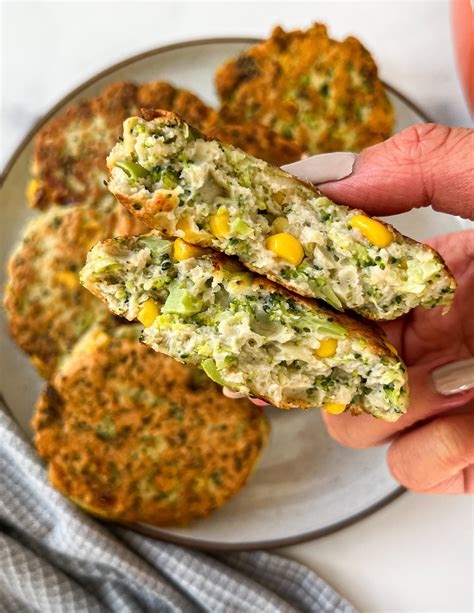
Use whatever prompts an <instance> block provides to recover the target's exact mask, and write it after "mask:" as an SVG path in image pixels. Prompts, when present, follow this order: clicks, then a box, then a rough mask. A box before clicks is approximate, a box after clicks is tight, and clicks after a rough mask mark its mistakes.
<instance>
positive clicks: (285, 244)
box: [265, 232, 304, 266]
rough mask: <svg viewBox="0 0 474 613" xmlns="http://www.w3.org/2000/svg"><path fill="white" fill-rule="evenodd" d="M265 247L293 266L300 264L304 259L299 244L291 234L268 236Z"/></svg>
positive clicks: (282, 233)
mask: <svg viewBox="0 0 474 613" xmlns="http://www.w3.org/2000/svg"><path fill="white" fill-rule="evenodd" d="M265 247H266V248H267V249H270V251H273V253H275V254H276V255H278V256H280V257H281V258H283V259H284V260H286V261H287V262H290V264H293V266H298V264H301V262H302V261H303V258H304V251H303V247H302V246H301V243H300V242H299V240H298V239H296V238H295V237H294V236H292V235H291V234H286V233H285V232H280V233H279V234H274V235H273V236H269V237H268V238H267V240H266V242H265Z"/></svg>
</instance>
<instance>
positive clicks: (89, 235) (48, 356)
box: [5, 205, 143, 377]
mask: <svg viewBox="0 0 474 613" xmlns="http://www.w3.org/2000/svg"><path fill="white" fill-rule="evenodd" d="M141 231H143V226H142V224H141V223H140V222H138V220H136V219H135V218H133V217H132V216H131V215H129V214H128V213H127V212H126V211H125V210H123V209H122V208H121V207H120V206H118V205H114V206H113V208H112V209H111V210H110V211H102V210H101V211H98V210H97V211H95V210H92V209H90V208H89V207H84V206H82V207H72V208H60V207H54V208H51V209H49V210H48V211H47V212H46V213H45V214H44V215H42V216H41V217H39V218H36V219H34V220H33V221H32V222H30V224H28V226H27V227H26V228H25V231H24V234H23V236H22V238H21V242H20V244H19V246H18V247H17V249H16V250H15V252H14V253H13V254H12V256H11V258H10V261H9V264H8V275H9V280H8V283H7V288H6V292H5V309H6V312H7V317H8V324H9V329H10V333H11V335H12V336H13V338H14V339H15V341H16V342H17V343H18V345H19V346H20V347H21V348H22V349H23V351H25V352H26V353H27V354H29V355H30V356H32V358H33V362H34V364H35V365H36V366H37V368H38V369H39V371H40V372H41V374H42V375H43V376H45V377H50V376H51V375H52V373H53V371H54V370H55V368H56V366H57V362H58V360H59V359H60V358H61V357H63V356H64V355H65V354H66V353H68V352H69V351H71V350H72V348H73V346H74V344H75V343H76V341H77V340H78V339H79V338H80V336H81V335H82V334H83V332H84V331H85V330H87V329H88V328H89V327H90V326H91V325H92V324H93V323H94V322H96V321H107V322H109V323H110V324H111V325H112V323H113V322H112V318H111V317H110V315H109V314H108V311H107V310H106V309H105V308H104V307H103V306H102V305H101V304H100V302H99V301H98V300H96V299H95V298H94V297H93V296H91V294H90V293H89V292H88V291H87V290H85V289H84V288H83V287H82V286H81V285H80V284H79V272H80V270H81V268H82V266H83V265H84V263H85V260H86V255H87V252H88V250H89V249H90V248H91V247H92V246H93V245H94V244H95V243H96V242H97V241H99V240H101V239H103V238H106V237H109V236H115V235H117V234H121V235H129V234H133V233H137V232H141ZM64 273H66V275H64Z"/></svg>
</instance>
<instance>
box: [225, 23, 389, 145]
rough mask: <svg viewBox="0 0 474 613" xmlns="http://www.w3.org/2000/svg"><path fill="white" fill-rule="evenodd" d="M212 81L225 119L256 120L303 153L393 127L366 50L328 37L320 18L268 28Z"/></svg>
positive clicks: (371, 137)
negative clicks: (303, 27)
mask: <svg viewBox="0 0 474 613" xmlns="http://www.w3.org/2000/svg"><path fill="white" fill-rule="evenodd" d="M216 85H217V90H218V92H219V95H220V97H221V100H222V107H221V110H220V115H221V117H222V118H223V119H224V120H225V121H227V122H238V121H239V120H242V119H244V120H245V121H249V120H250V121H256V122H258V123H261V124H264V125H266V126H268V127H270V128H272V129H273V130H275V131H276V132H278V133H279V134H280V135H281V136H283V137H286V138H290V139H293V140H294V141H296V142H297V143H298V144H299V145H300V146H301V147H302V149H303V150H304V151H306V152H307V153H310V154H314V153H321V152H325V151H341V150H353V151H359V150H361V149H363V148H365V147H368V146H370V145H373V144H375V143H376V142H380V141H381V140H384V139H385V138H387V137H388V136H390V135H391V133H392V130H393V123H394V117H393V110H392V108H391V105H390V102H389V100H388V98H387V95H386V93H385V91H384V88H383V85H382V83H381V82H380V81H379V79H378V76H377V67H376V64H375V62H374V60H373V59H372V57H371V56H370V54H369V52H368V51H367V50H366V49H365V48H364V47H363V45H362V44H361V43H360V42H359V41H358V40H357V39H356V38H353V37H348V38H347V39H346V40H345V41H343V42H338V41H335V40H332V39H330V38H329V37H328V36H327V30H326V27H325V26H324V25H323V24H314V26H312V27H311V28H309V29H308V30H307V31H300V30H296V31H292V32H285V31H284V30H282V28H280V27H277V28H275V30H274V31H273V33H272V35H271V36H270V38H269V39H268V40H266V41H264V42H263V43H260V44H258V45H255V46H254V47H251V48H250V49H247V50H246V51H244V52H243V53H241V54H240V55H239V57H237V58H236V59H233V60H230V61H229V62H227V63H225V64H224V65H222V66H221V67H220V68H219V69H218V70H217V73H216Z"/></svg>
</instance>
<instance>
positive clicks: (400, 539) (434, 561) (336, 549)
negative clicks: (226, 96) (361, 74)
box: [1, 1, 473, 613]
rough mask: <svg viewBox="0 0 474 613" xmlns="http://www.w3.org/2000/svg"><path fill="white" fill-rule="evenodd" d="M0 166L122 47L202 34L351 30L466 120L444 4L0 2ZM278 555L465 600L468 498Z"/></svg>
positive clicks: (417, 506) (360, 593)
mask: <svg viewBox="0 0 474 613" xmlns="http://www.w3.org/2000/svg"><path fill="white" fill-rule="evenodd" d="M2 13H3V19H2V28H3V32H2V34H3V35H2V41H3V42H2V45H3V66H2V109H1V136H2V157H1V165H2V167H3V166H4V165H5V163H6V162H7V160H8V158H9V156H10V155H11V153H12V152H13V151H14V149H15V148H16V146H17V145H18V144H19V142H20V141H21V139H22V138H23V137H24V135H25V134H26V133H27V131H28V129H29V128H30V127H31V126H32V125H33V123H34V122H35V121H36V120H37V119H38V118H40V117H41V116H42V115H43V114H44V113H45V112H46V111H47V110H48V109H49V107H50V106H51V105H53V104H54V103H55V102H57V101H58V100H59V99H60V98H61V97H63V96H64V95H65V94H67V93H68V92H69V91H70V90H71V89H73V88H74V87H76V86H77V85H79V84H80V83H81V82H82V81H84V80H86V79H87V78H89V77H91V76H92V75H94V74H95V73H96V72H98V71H100V70H102V69H104V68H106V67H107V66H109V65H111V64H113V63H115V62H117V61H120V60H122V59H125V58H126V57H128V56H129V55H132V54H135V53H139V52H141V51H144V50H147V49H150V48H153V47H157V46H160V45H163V44H167V43H171V42H177V41H180V40H186V39H195V38H204V37H212V36H265V35H266V34H268V33H269V32H270V30H271V28H272V26H274V25H276V24H282V25H283V26H285V27H286V28H301V27H307V26H309V25H310V24H311V22H313V21H324V22H325V23H327V24H328V25H329V26H330V33H331V34H332V35H333V36H334V37H336V38H340V37H344V36H346V35H349V34H355V35H356V36H358V37H359V38H360V39H361V40H362V41H363V42H364V43H365V44H366V45H367V47H368V48H369V49H370V50H371V51H372V52H373V54H374V56H375V57H376V60H377V62H378V64H379V67H380V72H381V75H382V78H384V79H385V80H386V81H387V82H388V83H390V84H392V85H394V86H395V87H397V88H398V89H399V90H400V91H401V92H402V93H404V94H405V95H407V96H408V97H410V98H411V99H412V100H413V101H414V102H415V103H416V104H417V105H419V106H420V107H421V108H422V109H423V110H424V111H425V112H426V113H427V114H428V115H429V116H431V117H432V118H433V119H434V120H435V121H437V122H440V123H446V124H449V125H453V126H454V125H456V126H472V125H473V124H472V121H471V120H470V118H469V114H468V111H467V107H466V105H465V103H464V100H463V96H462V91H461V87H460V85H459V82H458V79H457V75H456V69H455V64H454V58H453V53H452V44H451V32H450V23H449V7H448V4H447V3H446V2H443V1H441V2H428V1H425V2H402V1H399V2H393V3H391V2H381V1H378V2H334V1H333V2H301V3H298V2H291V3H290V2H280V3H271V2H252V3H244V2H232V3H231V2H228V3H224V2H221V3H201V2H190V3H182V2H170V3H162V2H154V3H141V2H134V3H127V2H121V3H101V2H94V3H88V2H83V3H75V2H65V3H54V2H41V3H25V2H7V3H3V5H2ZM281 553H283V554H285V555H288V556H291V557H293V558H295V559H297V560H299V561H301V562H304V563H306V564H307V565H308V566H310V567H311V568H313V569H314V570H315V571H316V572H318V573H319V574H320V575H321V576H322V577H323V578H324V579H326V580H327V581H328V582H329V583H331V584H332V585H333V586H334V587H335V588H336V589H338V590H339V591H340V592H341V593H342V594H343V595H344V596H346V597H347V598H348V599H349V600H351V601H352V602H353V603H354V605H355V606H356V607H358V608H359V609H360V610H362V611H377V612H381V611H384V612H388V611H406V612H413V611H430V612H433V611H446V612H448V611H449V612H450V613H453V612H455V611H456V612H461V611H462V612H464V611H472V609H473V594H472V588H471V585H472V576H473V500H472V498H468V497H457V498H455V497H453V498H450V497H444V496H421V495H415V494H411V493H406V494H404V495H402V496H401V497H400V498H399V499H397V500H396V501H395V502H393V503H391V504H390V505H389V506H388V507H386V508H384V509H382V510H380V511H378V512H377V513H375V514H374V515H372V516H371V517H368V518H366V519H364V520H363V521H361V522H359V523H357V524H355V525H354V526H351V527H349V528H346V529H344V530H341V531H339V532H337V533H335V534H333V535H330V536H327V537H324V538H321V539H318V540H315V541H312V542H308V543H305V544H302V545H297V546H293V547H288V548H285V549H283V550H281Z"/></svg>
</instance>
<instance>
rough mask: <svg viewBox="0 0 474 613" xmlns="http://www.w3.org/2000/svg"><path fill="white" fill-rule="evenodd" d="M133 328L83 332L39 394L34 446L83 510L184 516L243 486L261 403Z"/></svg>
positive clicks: (259, 440)
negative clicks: (143, 339)
mask: <svg viewBox="0 0 474 613" xmlns="http://www.w3.org/2000/svg"><path fill="white" fill-rule="evenodd" d="M133 328H135V327H134V326H132V327H129V326H127V327H126V328H117V329H116V330H115V331H114V333H113V334H110V333H106V332H104V331H103V330H100V329H94V330H91V331H90V332H89V333H88V334H87V335H86V336H85V337H84V338H83V339H82V340H81V341H80V343H79V344H78V345H77V346H76V348H75V350H74V352H73V353H72V355H71V356H70V357H69V358H68V359H67V360H66V361H65V362H64V363H63V364H62V366H61V368H60V370H59V371H58V372H57V374H56V375H55V377H54V380H53V381H52V383H51V385H49V386H48V387H47V388H46V390H45V391H44V393H43V395H42V396H41V398H40V400H39V402H38V405H37V408H36V414H35V417H34V421H33V425H34V429H35V431H36V437H35V442H36V446H37V449H38V452H39V454H40V455H41V456H42V457H43V458H44V459H45V460H46V461H47V462H48V463H49V478H50V481H51V483H52V484H53V485H54V487H56V488H57V489H58V490H59V491H60V492H62V493H63V494H64V495H65V496H67V497H68V498H70V499H71V500H72V501H73V502H75V503H76V504H78V505H79V506H81V507H83V508H84V509H85V510H87V511H89V512H91V513H94V514H96V515H99V516H101V517H104V518H106V519H110V520H118V521H121V522H146V523H149V524H154V525H158V526H166V525H186V524H188V523H190V522H191V521H193V520H196V519H198V518H202V517H205V516H207V515H208V514H209V513H211V512H212V511H213V510H215V509H217V508H219V507H221V506H222V505H223V504H224V503H225V502H226V501H227V500H228V499H229V498H230V497H231V496H233V495H234V494H236V493H237V492H238V491H239V490H240V489H241V487H242V486H243V485H244V484H245V482H246V480H247V478H248V477H249V475H250V474H251V472H252V470H253V469H254V467H255V464H256V462H257V460H258V458H259V455H260V451H261V449H262V447H263V445H264V444H265V442H266V439H267V433H268V425H267V422H266V420H265V417H264V416H263V414H262V411H261V409H258V408H257V407H254V406H253V405H252V404H250V402H248V401H247V400H243V401H242V400H241V401H235V400H230V399H228V398H225V397H224V396H223V395H222V393H221V392H220V390H219V388H218V387H217V386H216V385H215V384H214V383H212V382H211V381H210V380H209V379H208V378H207V377H206V376H205V375H204V374H203V373H201V372H200V371H198V370H196V369H192V368H186V367H184V366H182V365H180V364H178V363H176V362H175V361H173V360H171V359H169V358H167V357H165V356H162V355H159V354H156V353H155V352H154V351H152V350H151V349H149V348H147V347H145V346H144V345H142V344H140V343H139V342H138V341H137V340H136V334H137V330H133Z"/></svg>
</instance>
